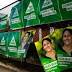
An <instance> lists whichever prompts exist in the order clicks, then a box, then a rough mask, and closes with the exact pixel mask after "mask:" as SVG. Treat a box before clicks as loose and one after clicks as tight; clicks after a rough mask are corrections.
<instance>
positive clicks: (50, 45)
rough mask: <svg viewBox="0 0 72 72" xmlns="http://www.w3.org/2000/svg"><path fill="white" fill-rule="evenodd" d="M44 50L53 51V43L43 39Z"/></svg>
mask: <svg viewBox="0 0 72 72" xmlns="http://www.w3.org/2000/svg"><path fill="white" fill-rule="evenodd" d="M43 50H45V51H46V52H47V51H51V50H52V44H51V43H50V42H49V41H47V40H44V41H43Z"/></svg>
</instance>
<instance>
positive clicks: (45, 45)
mask: <svg viewBox="0 0 72 72" xmlns="http://www.w3.org/2000/svg"><path fill="white" fill-rule="evenodd" d="M45 31H47V29H45ZM42 32H43V30H42V29H40V30H39V33H38V36H39V41H36V42H35V46H36V49H37V52H38V55H39V59H40V61H41V64H42V66H43V68H44V71H45V72H60V69H59V65H58V62H57V57H56V50H55V49H56V48H55V46H54V43H53V42H52V40H50V39H49V38H46V37H49V36H48V35H46V36H44V37H43V34H44V33H42ZM42 37H43V38H42Z"/></svg>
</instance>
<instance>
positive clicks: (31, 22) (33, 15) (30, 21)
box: [22, 0, 40, 27]
mask: <svg viewBox="0 0 72 72" xmlns="http://www.w3.org/2000/svg"><path fill="white" fill-rule="evenodd" d="M22 5H23V13H24V14H23V15H24V17H23V19H24V22H26V24H25V27H29V26H35V25H38V24H39V23H40V20H39V17H38V15H39V0H37V1H35V0H28V1H27V0H23V4H22ZM26 6H27V7H26Z"/></svg>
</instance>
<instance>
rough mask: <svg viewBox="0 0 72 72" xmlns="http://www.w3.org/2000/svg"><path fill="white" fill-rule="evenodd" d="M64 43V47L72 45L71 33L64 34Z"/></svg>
mask: <svg viewBox="0 0 72 72" xmlns="http://www.w3.org/2000/svg"><path fill="white" fill-rule="evenodd" d="M63 42H64V45H70V44H72V35H71V34H70V32H69V31H65V32H64V34H63Z"/></svg>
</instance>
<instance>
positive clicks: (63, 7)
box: [58, 0, 72, 20]
mask: <svg viewBox="0 0 72 72" xmlns="http://www.w3.org/2000/svg"><path fill="white" fill-rule="evenodd" d="M58 4H59V9H60V12H61V15H62V18H63V20H72V0H58Z"/></svg>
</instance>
